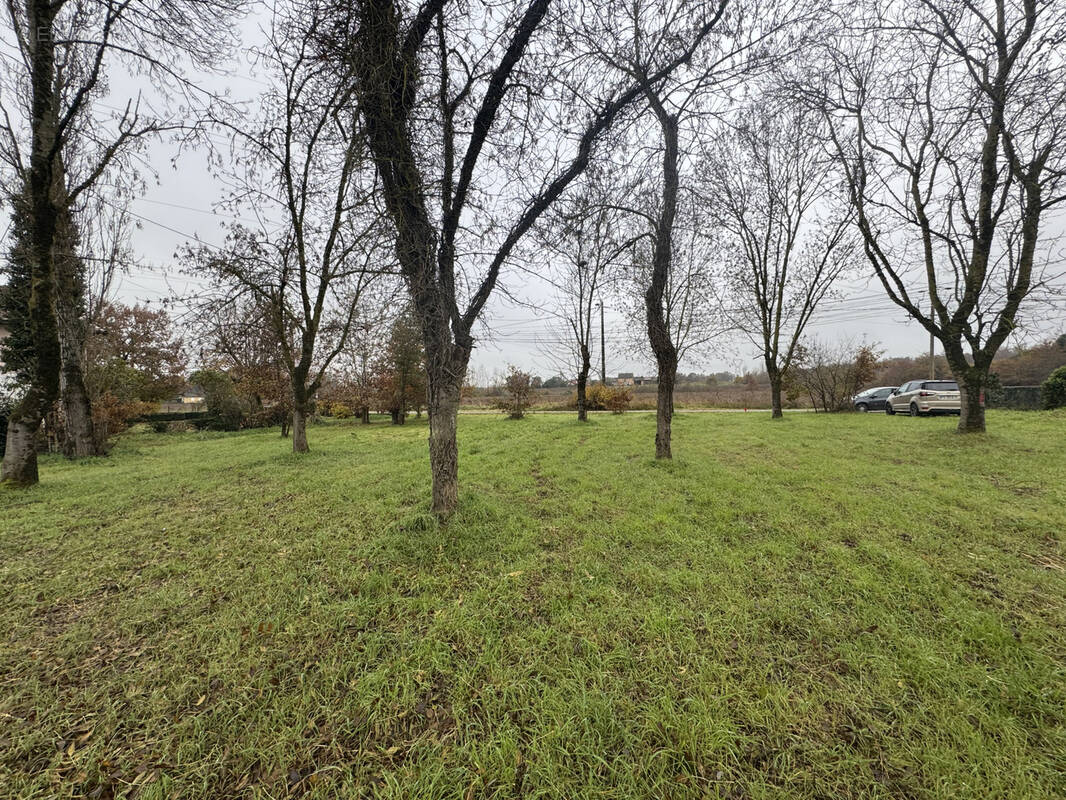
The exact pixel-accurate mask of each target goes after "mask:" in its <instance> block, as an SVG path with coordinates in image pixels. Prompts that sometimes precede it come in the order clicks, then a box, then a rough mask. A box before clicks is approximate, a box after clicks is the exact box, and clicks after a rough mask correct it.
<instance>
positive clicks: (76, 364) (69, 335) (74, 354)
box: [56, 254, 103, 458]
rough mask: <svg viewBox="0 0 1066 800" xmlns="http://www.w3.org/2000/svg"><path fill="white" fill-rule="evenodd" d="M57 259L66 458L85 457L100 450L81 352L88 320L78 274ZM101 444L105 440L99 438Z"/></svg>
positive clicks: (57, 306) (61, 257)
mask: <svg viewBox="0 0 1066 800" xmlns="http://www.w3.org/2000/svg"><path fill="white" fill-rule="evenodd" d="M69 260H70V259H68V258H66V257H65V254H64V255H63V256H60V257H59V258H57V259H56V261H57V266H56V271H57V287H56V318H57V322H58V333H59V357H60V372H59V396H60V400H61V402H62V404H63V423H64V430H65V432H66V435H65V439H64V441H63V453H64V455H66V456H67V458H85V457H86V456H94V455H97V454H98V453H99V449H98V447H97V444H98V442H97V439H96V438H95V437H94V436H93V412H92V405H91V403H90V401H89V392H88V391H87V390H86V388H85V373H84V371H83V369H82V354H83V353H84V347H85V320H84V319H83V317H82V314H81V313H80V312H81V302H80V299H79V296H78V295H79V294H80V293H79V292H78V290H77V287H76V285H75V284H74V283H72V281H76V280H77V278H76V276H72V275H66V274H63V273H64V272H65V271H66V269H65V268H64V267H61V266H60V263H59V262H64V261H69ZM99 444H100V445H101V446H102V445H103V442H102V441H101V442H99Z"/></svg>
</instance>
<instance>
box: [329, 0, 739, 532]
mask: <svg viewBox="0 0 1066 800" xmlns="http://www.w3.org/2000/svg"><path fill="white" fill-rule="evenodd" d="M722 4H724V0H723V3H722ZM717 5H718V4H716V6H717ZM601 6H602V4H601V3H599V2H589V3H563V2H560V3H558V4H557V5H555V4H553V3H552V2H551V0H519V1H518V2H508V3H503V4H500V3H488V2H486V3H484V4H473V7H471V6H470V5H466V6H461V5H455V4H449V3H448V2H447V0H425V2H423V3H421V4H420V5H418V6H417V7H412V6H411V5H409V4H408V3H406V2H398V1H397V0H359V2H356V3H353V4H351V5H350V6H347V5H346V6H343V7H339V8H338V22H339V25H338V30H339V34H337V36H339V37H341V39H340V41H339V42H338V41H335V40H331V41H329V42H327V43H326V47H325V49H326V51H327V53H335V52H337V51H338V50H339V51H340V52H343V53H345V54H346V56H347V61H348V63H349V64H350V65H351V66H352V68H353V69H354V72H355V74H356V78H357V86H358V92H357V97H358V101H359V105H360V110H361V113H362V115H363V120H364V129H365V134H366V140H367V142H368V144H369V147H370V150H371V152H372V153H373V156H374V159H375V162H376V164H377V167H378V170H379V172H380V174H381V181H382V189H383V194H384V199H385V204H386V206H387V208H388V211H389V214H390V215H391V218H392V221H393V224H394V226H395V232H396V252H397V255H398V257H399V262H400V266H401V269H402V271H403V275H404V279H405V281H406V283H407V286H408V289H409V291H410V293H411V298H412V301H413V306H414V309H415V313H416V315H417V316H418V319H419V324H420V325H421V328H422V336H423V339H424V341H425V348H426V361H427V370H428V378H429V395H428V410H429V422H430V437H429V454H430V465H431V470H432V474H433V501H432V508H433V511H434V512H436V513H437V514H438V515H439V516H441V517H445V516H447V515H448V514H450V513H451V512H452V511H453V510H454V509H455V506H456V503H457V502H458V450H457V446H456V422H457V412H458V407H459V396H460V390H461V387H462V384H463V377H464V374H465V372H466V368H467V364H468V363H469V359H470V353H471V350H472V348H473V346H474V337H473V336H472V334H471V330H472V328H473V326H474V324H475V323H476V322H477V320H478V319H479V317H480V315H481V313H482V311H483V310H484V308H485V305H486V303H487V302H488V301H489V299H490V297H492V295H493V292H494V290H495V289H496V287H497V282H498V280H499V276H500V270H501V268H502V267H503V265H504V264H505V263H506V262H507V261H508V259H509V258H510V257H511V254H512V252H513V251H514V249H515V247H516V245H517V244H518V243H519V241H520V240H521V239H522V238H523V236H524V235H525V234H526V233H527V232H528V231H529V229H530V228H531V227H532V226H533V224H534V223H535V222H536V221H537V218H538V217H540V215H541V214H543V213H544V211H545V210H546V209H548V208H549V207H550V206H551V205H552V204H553V203H554V202H555V201H556V200H557V199H558V198H559V197H560V195H562V193H563V192H564V191H565V190H566V188H567V186H569V184H570V183H571V182H572V181H573V180H574V179H575V178H577V177H578V176H579V175H581V174H582V173H583V172H584V171H585V169H586V168H587V167H588V164H589V161H590V158H591V155H592V151H593V147H594V145H596V143H597V141H598V140H599V139H600V137H601V136H602V135H603V134H604V133H605V132H606V131H607V130H609V129H610V128H611V126H612V124H613V123H614V122H615V121H616V120H617V119H618V118H619V116H620V115H622V114H623V112H625V111H627V110H628V109H630V108H631V107H633V106H634V104H636V103H637V102H638V101H639V100H640V99H641V98H642V96H643V94H644V87H645V86H646V85H650V86H652V87H657V86H659V84H660V83H661V82H662V81H663V80H664V79H665V78H667V77H668V76H669V75H670V74H671V73H672V72H673V71H674V70H676V69H677V68H678V67H679V66H680V65H682V64H684V63H686V62H687V61H688V60H689V59H690V58H691V57H692V55H693V52H694V51H695V49H696V48H697V47H698V46H699V44H700V43H701V42H702V41H703V39H704V38H705V37H706V36H707V35H708V34H709V33H710V32H711V30H712V29H713V28H714V27H715V25H716V24H717V23H718V21H719V16H718V15H713V14H712V15H710V16H708V14H707V9H706V3H703V2H695V1H693V2H689V3H687V8H688V10H689V15H688V16H687V17H686V19H685V25H683V26H682V27H681V28H679V29H678V36H676V37H675V38H673V39H672V40H671V41H670V42H668V43H664V47H665V49H664V52H663V57H662V58H661V59H660V60H659V62H658V63H659V66H658V67H657V68H656V69H654V70H652V71H650V72H649V73H648V74H647V75H646V76H645V77H644V78H643V80H642V81H641V82H640V83H637V82H634V81H632V80H625V81H619V80H618V79H617V77H616V76H615V75H614V74H613V73H608V74H607V75H604V74H603V71H602V70H600V71H599V74H591V72H590V68H591V66H592V64H591V62H585V61H584V60H583V59H582V58H581V53H580V52H576V53H575V52H573V50H572V48H573V46H574V45H575V40H573V39H572V38H571V37H569V35H568V33H567V31H568V30H570V29H572V26H573V22H574V19H575V18H578V17H584V18H586V19H598V18H599V17H598V15H599V12H600V11H602V7H601ZM564 53H565V58H564V57H563V54H564ZM553 114H554V115H555V117H553ZM560 117H561V119H559V118H560ZM579 120H580V121H579ZM549 122H555V123H558V124H548V123H549ZM546 139H547V140H548V141H549V142H552V141H554V142H557V143H558V144H559V146H558V147H557V148H555V149H554V150H553V149H552V147H551V146H548V145H546V144H545V140H546ZM501 172H503V173H504V174H509V176H510V177H511V178H512V179H513V180H512V185H513V186H515V187H517V188H518V189H519V190H522V191H523V192H524V194H521V193H520V194H517V195H513V196H512V197H510V198H509V199H510V200H511V202H510V203H504V204H503V205H502V207H501V203H500V202H499V201H500V200H501V198H500V197H499V196H496V197H493V196H492V195H494V194H497V193H498V191H499V189H498V188H497V187H498V186H499V176H500V174H501ZM493 184H496V186H493ZM525 187H534V188H533V189H532V191H525ZM512 208H514V209H515V210H514V211H513V213H511V209H512ZM474 211H480V212H481V213H482V215H483V220H485V224H486V225H487V227H488V230H487V231H486V230H485V228H482V230H481V231H479V234H481V233H495V234H497V235H495V236H491V235H490V236H481V235H478V236H468V235H467V234H468V231H469V229H468V228H466V227H464V226H466V225H469V224H470V223H471V220H470V217H469V215H470V214H471V213H472V212H474ZM461 245H462V247H461ZM464 249H465V250H466V252H465V253H464V252H463V250H464ZM486 251H487V252H486ZM477 254H480V255H477ZM464 261H465V262H469V263H470V265H471V266H473V265H475V264H480V265H482V267H483V268H482V269H481V270H480V271H478V273H477V274H474V273H473V272H472V271H470V270H467V269H464V266H463V264H464ZM457 267H458V269H457ZM464 289H465V291H464Z"/></svg>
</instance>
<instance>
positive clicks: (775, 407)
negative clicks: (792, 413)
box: [770, 374, 785, 419]
mask: <svg viewBox="0 0 1066 800" xmlns="http://www.w3.org/2000/svg"><path fill="white" fill-rule="evenodd" d="M770 408H771V409H772V410H771V412H770V418H771V419H781V418H782V417H783V416H784V415H785V414H784V411H782V408H781V376H780V375H774V374H771V375H770Z"/></svg>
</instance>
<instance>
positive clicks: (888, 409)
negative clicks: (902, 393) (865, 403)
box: [885, 403, 896, 417]
mask: <svg viewBox="0 0 1066 800" xmlns="http://www.w3.org/2000/svg"><path fill="white" fill-rule="evenodd" d="M885 413H886V414H888V416H890V417H891V416H892V415H893V414H895V413H896V409H894V408H892V404H891V403H885Z"/></svg>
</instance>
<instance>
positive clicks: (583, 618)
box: [0, 412, 1066, 800]
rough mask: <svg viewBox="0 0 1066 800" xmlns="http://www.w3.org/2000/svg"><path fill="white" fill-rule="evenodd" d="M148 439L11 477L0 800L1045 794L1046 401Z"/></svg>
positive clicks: (1059, 628) (1062, 593)
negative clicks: (435, 452) (448, 507)
mask: <svg viewBox="0 0 1066 800" xmlns="http://www.w3.org/2000/svg"><path fill="white" fill-rule="evenodd" d="M955 424H956V423H955V420H954V419H953V418H949V419H909V418H900V417H896V418H889V417H885V416H884V415H880V414H876V415H874V414H871V415H843V416H823V415H813V414H797V415H793V416H787V417H786V419H785V420H783V421H781V422H776V423H775V422H771V421H770V420H769V418H768V415H765V414H759V415H754V414H747V415H745V414H713V415H711V414H706V415H704V414H682V415H680V416H679V417H678V418H677V419H676V422H675V426H674V431H675V434H674V435H675V442H674V450H675V453H676V456H677V457H676V459H675V460H674V462H673V463H656V462H655V461H654V459H652V458H650V454H651V453H652V452H653V442H652V439H653V437H654V419H653V417H652V416H651V415H647V414H629V415H626V416H624V417H610V416H596V417H595V418H594V419H593V420H592V421H591V422H590V423H588V424H585V425H581V424H579V423H578V422H576V421H575V420H572V419H570V418H568V417H563V416H559V415H545V416H541V417H533V418H530V419H527V420H523V421H520V422H509V421H506V420H504V419H502V418H497V417H464V418H462V419H461V421H460V428H461V431H460V452H461V455H460V472H461V478H462V487H461V510H460V511H459V513H458V514H457V515H456V516H455V517H454V518H453V520H452V521H451V522H450V523H449V524H448V525H447V526H445V527H440V526H438V525H437V524H436V523H435V522H434V521H433V518H432V517H430V516H429V514H428V513H427V509H428V486H427V482H428V465H427V463H426V446H425V441H426V434H427V430H426V428H425V425H424V424H421V423H415V424H410V425H408V426H405V427H402V428H401V427H390V426H387V425H383V424H378V425H374V426H371V427H369V428H365V427H360V426H359V425H358V424H355V423H353V424H334V425H322V426H316V427H313V428H312V429H311V430H310V442H311V447H312V452H311V453H310V454H308V455H307V456H305V457H299V458H298V457H294V456H293V455H292V454H291V453H290V452H288V451H287V447H288V442H285V441H283V440H280V439H279V438H278V436H277V433H276V432H263V431H253V432H247V433H241V434H195V433H189V434H169V435H167V434H164V435H154V434H147V433H138V434H133V435H129V436H127V437H126V438H125V439H123V440H122V441H121V442H120V444H119V446H118V447H117V448H116V450H115V451H114V453H113V454H112V455H111V456H110V457H109V458H105V459H99V460H96V461H92V462H88V463H68V462H65V461H62V460H60V459H56V458H47V459H45V460H44V462H43V465H42V483H41V485H40V486H39V487H37V488H35V489H32V490H29V491H24V492H18V491H13V490H3V491H0V531H2V532H0V586H2V589H0V796H3V797H4V798H7V797H19V798H29V797H34V798H58V797H71V796H83V795H84V796H89V797H104V798H106V797H112V796H128V797H134V796H135V797H139V798H164V797H166V798H171V797H184V798H195V797H203V798H230V797H233V798H236V797H249V798H253V797H254V798H281V797H300V796H308V797H315V798H325V797H337V798H347V797H397V798H399V797H405V798H456V799H457V800H464V799H465V798H484V797H498V798H516V797H523V798H535V797H558V798H628V797H632V798H649V797H658V798H689V797H692V798H703V797H711V798H714V797H720V798H732V799H733V800H737V799H739V798H767V799H769V798H834V800H840V799H842V798H889V797H892V798H932V797H944V798H1057V797H1063V796H1066V635H1064V632H1066V611H1064V606H1063V602H1064V601H1063V598H1064V597H1066V572H1064V569H1063V568H1064V566H1066V561H1064V555H1063V550H1062V547H1063V542H1062V537H1063V532H1064V531H1066V449H1064V444H1066V415H1064V414H1063V413H1061V412H1048V413H1036V412H1034V413H1011V412H991V413H989V429H990V431H991V433H989V434H988V435H987V436H980V437H977V436H973V437H960V436H958V435H956V434H954V433H953V432H952V431H953V429H954V427H955Z"/></svg>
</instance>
